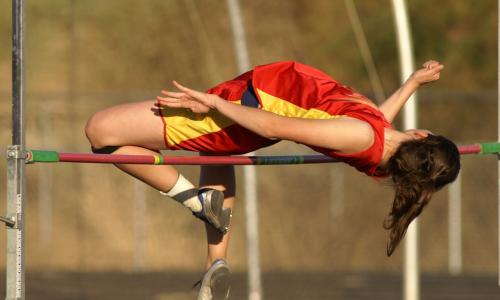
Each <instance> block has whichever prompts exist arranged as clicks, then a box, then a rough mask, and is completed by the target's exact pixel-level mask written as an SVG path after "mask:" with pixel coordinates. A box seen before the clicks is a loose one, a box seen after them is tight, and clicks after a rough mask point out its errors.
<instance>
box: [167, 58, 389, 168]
mask: <svg viewBox="0 0 500 300" xmlns="http://www.w3.org/2000/svg"><path fill="white" fill-rule="evenodd" d="M249 84H250V92H251V91H253V93H251V95H250V98H251V97H252V96H253V97H255V98H257V101H258V106H259V108H261V109H263V110H266V111H270V112H273V113H275V114H279V115H282V116H287V117H299V118H314V119H330V118H353V119H356V120H360V121H363V122H367V123H368V124H370V125H371V126H372V128H373V130H374V142H373V144H372V146H370V147H369V148H368V149H366V150H363V151H359V152H356V153H339V152H335V151H334V150H331V149H323V148H318V147H311V148H312V149H314V150H316V151H318V152H321V153H324V154H326V155H328V156H331V157H334V158H336V159H339V160H342V161H344V162H346V163H348V164H350V165H352V166H354V167H356V168H357V169H358V170H360V171H362V172H366V173H367V174H369V175H373V174H374V172H375V169H376V166H377V165H378V164H379V163H380V161H381V158H382V152H383V141H384V128H385V127H390V124H389V123H388V122H387V121H386V120H385V118H384V117H383V115H382V113H381V112H380V111H379V110H378V108H377V107H376V105H375V104H374V103H373V102H371V101H370V100H369V99H367V98H366V97H364V96H363V95H361V94H359V93H357V92H356V91H354V90H353V89H351V88H349V87H347V86H344V85H342V84H340V83H338V82H337V81H335V80H334V79H333V78H331V77H329V76H328V75H326V74H324V73H323V72H321V71H318V70H316V69H313V68H311V67H309V66H306V65H302V64H299V63H296V62H279V63H273V64H269V65H264V66H259V67H256V68H255V69H254V70H252V71H250V72H247V73H245V74H242V75H241V76H239V77H237V78H235V79H233V80H230V81H227V82H224V83H221V84H219V85H217V86H216V87H214V88H212V89H210V90H208V93H212V94H217V95H218V96H220V97H222V98H224V99H226V100H228V101H232V102H235V103H240V102H241V99H242V98H245V99H246V98H248V97H249V95H248V94H249V93H248V89H249ZM245 91H247V93H245ZM244 94H245V97H243V95H244ZM243 102H244V103H245V104H246V103H252V100H250V102H249V101H248V100H246V101H243ZM253 103H254V104H255V102H253ZM250 106H254V105H253V104H252V105H250ZM164 119H165V123H166V126H165V128H166V140H167V145H168V147H169V148H170V149H184V150H192V151H203V152H209V153H216V154H240V153H246V152H250V151H254V150H256V149H258V148H262V147H265V146H269V145H271V144H273V143H275V142H276V141H275V140H272V141H271V140H267V139H265V138H262V137H260V136H258V135H256V134H254V133H253V132H250V131H248V130H246V129H245V128H242V127H241V126H239V125H237V124H235V123H233V122H231V121H229V120H228V119H226V118H224V117H223V116H221V115H219V114H218V113H217V112H210V113H209V114H207V115H204V116H200V115H196V114H193V113H190V112H186V110H182V111H180V110H172V111H167V112H166V115H165V118H164Z"/></svg>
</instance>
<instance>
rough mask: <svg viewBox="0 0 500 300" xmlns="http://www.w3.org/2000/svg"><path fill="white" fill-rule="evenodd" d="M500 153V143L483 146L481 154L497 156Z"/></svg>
mask: <svg viewBox="0 0 500 300" xmlns="http://www.w3.org/2000/svg"><path fill="white" fill-rule="evenodd" d="M499 152H500V143H484V144H481V154H495V153H499Z"/></svg>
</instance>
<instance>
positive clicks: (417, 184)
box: [85, 60, 460, 299]
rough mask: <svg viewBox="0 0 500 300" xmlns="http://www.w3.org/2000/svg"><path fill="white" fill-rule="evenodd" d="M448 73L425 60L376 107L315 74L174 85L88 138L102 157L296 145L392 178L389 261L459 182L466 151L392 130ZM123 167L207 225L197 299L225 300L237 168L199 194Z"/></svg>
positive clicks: (108, 116)
mask: <svg viewBox="0 0 500 300" xmlns="http://www.w3.org/2000/svg"><path fill="white" fill-rule="evenodd" d="M443 68H444V66H443V65H442V64H440V63H439V62H437V61H433V60H430V61H427V62H426V63H424V64H423V66H422V68H420V69H418V70H417V71H415V72H414V73H413V74H412V75H411V76H410V77H409V78H408V80H407V81H406V82H405V83H404V84H403V85H402V86H401V87H400V88H399V89H398V90H397V91H395V92H394V93H393V94H392V95H391V96H390V97H389V98H388V99H387V100H386V101H385V102H383V103H382V104H381V105H379V106H377V105H376V104H374V103H373V102H372V101H370V100H369V99H368V98H367V97H365V96H363V95H362V94H360V93H358V92H356V91H355V90H353V89H352V88H350V87H347V86H345V85H343V84H341V83H339V82H337V81H336V80H335V79H333V78H331V77H330V76H329V75H327V74H325V73H323V72H321V71H319V70H317V69H314V68H312V67H310V66H307V65H304V64H301V63H298V62H293V61H284V62H277V63H271V64H268V65H263V66H258V67H255V68H254V69H253V70H251V71H249V72H246V73H244V74H242V75H240V76H239V77H237V78H235V79H233V80H229V81H226V82H223V83H221V84H219V85H217V86H215V87H213V88H211V89H209V90H208V91H206V92H199V91H196V90H193V89H190V88H187V87H184V86H182V85H181V84H179V83H177V82H175V81H174V85H175V87H176V88H177V89H178V91H167V90H163V91H161V95H159V96H158V97H157V99H155V100H149V101H143V102H137V103H129V104H121V105H117V106H113V107H110V108H107V109H105V110H102V111H99V112H97V113H95V114H94V115H93V116H92V117H91V118H90V119H89V121H88V123H87V126H86V130H85V131H86V135H87V137H88V139H89V141H90V143H91V146H92V149H93V151H94V152H96V153H112V154H132V155H155V154H158V152H159V151H160V150H165V149H170V150H189V151H196V152H199V153H200V155H227V154H242V153H247V152H251V151H254V150H257V149H259V148H262V147H266V146H269V145H272V144H274V143H276V142H278V141H280V140H289V141H294V142H297V143H300V144H304V145H306V146H309V147H310V148H312V149H314V150H316V151H318V152H320V153H323V154H325V155H327V156H330V157H333V158H335V159H337V160H339V161H342V162H345V163H347V164H349V165H351V166H353V167H355V168H356V169H357V170H358V171H360V172H363V173H365V174H367V175H368V176H372V177H376V178H381V177H388V178H390V180H392V182H393V186H394V189H395V196H394V202H393V205H392V208H391V211H390V212H389V215H388V217H387V219H386V220H385V222H384V227H385V228H386V229H388V230H390V238H389V242H388V245H387V255H389V256H390V255H391V254H392V253H393V252H394V250H395V248H396V247H397V245H398V244H399V242H400V241H401V239H402V238H403V237H404V235H405V232H406V230H407V228H408V226H409V224H410V223H411V222H412V221H413V220H414V219H415V218H416V217H417V216H418V215H419V214H420V213H421V212H422V210H423V208H424V207H425V206H426V205H427V204H428V203H429V201H430V199H431V197H432V195H433V193H434V192H436V191H438V190H439V189H441V188H442V187H443V186H445V185H446V184H448V183H450V182H452V181H453V180H455V178H456V177H457V175H458V173H459V170H460V154H459V151H458V148H457V146H456V145H455V144H454V143H453V142H451V141H450V140H448V139H447V138H445V137H443V136H439V135H434V134H432V133H430V132H429V131H426V130H419V129H414V130H408V131H404V132H403V131H398V130H396V129H394V128H393V126H392V125H391V123H392V121H393V120H394V118H395V117H396V115H397V114H398V112H399V111H400V110H401V108H402V107H403V106H404V104H405V103H406V101H407V100H408V99H409V97H410V96H411V95H412V94H413V93H414V92H415V91H416V90H417V89H418V87H420V86H421V85H423V84H426V83H429V82H433V81H436V80H438V79H439V77H440V74H441V71H442V70H443ZM117 167H118V168H120V169H121V170H123V171H125V172H126V173H128V174H130V175H132V176H134V177H136V178H138V179H140V180H142V181H143V182H145V183H146V184H149V185H150V186H152V187H153V188H155V189H157V190H158V191H160V192H161V193H162V194H164V195H167V196H169V197H171V198H173V199H174V200H176V201H178V202H180V203H182V204H183V205H184V206H186V207H187V208H188V209H189V210H190V211H191V212H192V213H193V214H194V215H195V216H196V217H198V218H200V219H202V220H204V221H205V222H206V231H207V241H208V257H207V265H206V267H207V272H206V274H205V276H204V277H203V279H202V282H201V292H200V296H199V299H211V298H213V299H227V297H228V293H229V267H228V266H227V263H226V262H225V259H226V253H227V247H228V242H229V232H230V230H229V229H230V219H231V210H232V208H233V205H234V195H235V188H236V187H235V179H234V168H233V167H232V166H202V167H201V173H200V182H199V186H200V187H195V186H194V185H193V184H192V183H190V182H189V181H188V180H187V179H186V178H184V177H183V176H182V175H181V174H179V173H178V171H177V170H176V169H175V168H173V167H172V166H168V165H161V166H149V165H129V164H117ZM284 209H285V210H286V208H284ZM204 297H205V298H204Z"/></svg>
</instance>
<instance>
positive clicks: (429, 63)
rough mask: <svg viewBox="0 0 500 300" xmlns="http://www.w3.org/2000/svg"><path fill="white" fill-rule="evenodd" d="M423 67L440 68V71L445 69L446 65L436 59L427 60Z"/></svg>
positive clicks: (428, 68) (429, 68)
mask: <svg viewBox="0 0 500 300" xmlns="http://www.w3.org/2000/svg"><path fill="white" fill-rule="evenodd" d="M422 67H423V68H425V69H427V70H433V69H438V70H439V71H441V70H442V69H444V65H442V64H441V63H440V62H438V61H436V60H429V61H426V62H425V63H424V64H423V65H422Z"/></svg>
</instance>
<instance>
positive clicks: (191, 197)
mask: <svg viewBox="0 0 500 300" xmlns="http://www.w3.org/2000/svg"><path fill="white" fill-rule="evenodd" d="M198 191H199V190H198V189H197V188H196V187H195V186H194V185H193V184H192V183H191V182H189V180H187V179H186V178H184V176H182V174H179V178H177V182H176V183H175V185H174V186H173V187H172V188H171V189H170V191H168V192H162V191H160V193H161V194H162V195H165V196H169V197H170V198H172V199H174V200H175V201H177V202H179V203H182V205H184V206H185V207H187V208H189V209H190V210H191V211H193V212H200V211H201V210H202V206H201V203H200V200H199V199H198Z"/></svg>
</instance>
